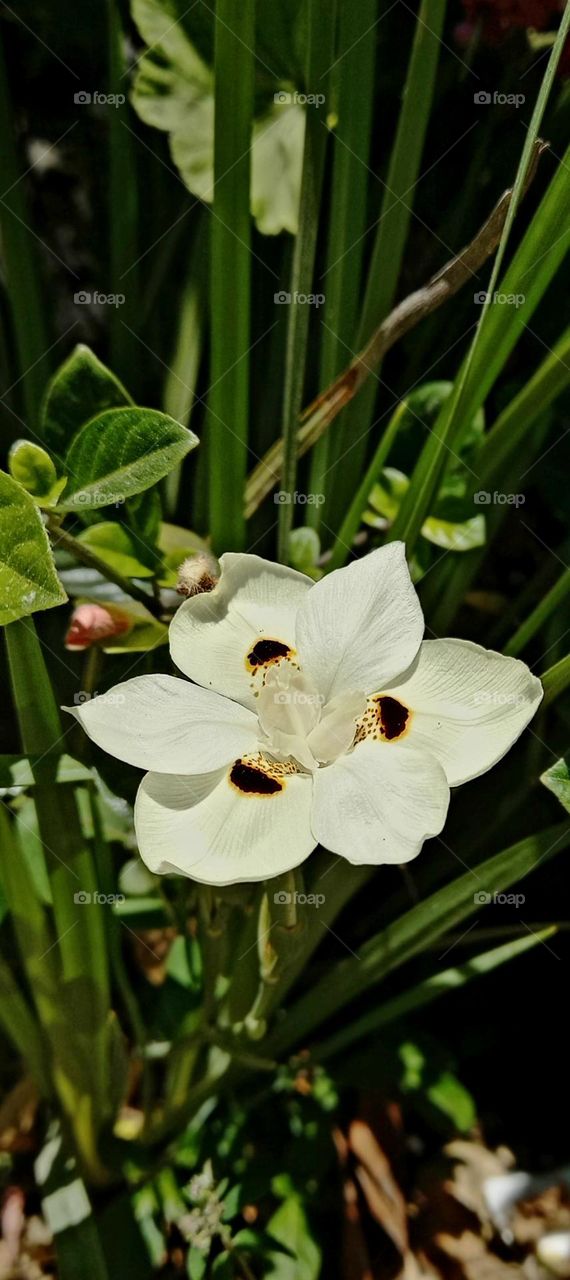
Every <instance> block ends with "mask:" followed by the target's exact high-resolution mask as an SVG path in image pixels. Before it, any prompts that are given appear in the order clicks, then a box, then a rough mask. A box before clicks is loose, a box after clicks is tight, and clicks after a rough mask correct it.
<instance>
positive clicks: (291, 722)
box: [258, 662, 366, 772]
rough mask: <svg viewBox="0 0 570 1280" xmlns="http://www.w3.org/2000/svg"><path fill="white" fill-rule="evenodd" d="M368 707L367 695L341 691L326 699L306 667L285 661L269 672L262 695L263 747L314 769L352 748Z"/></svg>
mask: <svg viewBox="0 0 570 1280" xmlns="http://www.w3.org/2000/svg"><path fill="white" fill-rule="evenodd" d="M365 709H366V696H365V694H363V693H360V692H356V691H355V692H346V693H341V694H338V695H337V696H336V697H334V698H331V699H330V701H328V702H327V701H326V700H325V699H324V698H323V697H322V695H321V694H319V692H318V690H316V689H315V688H314V687H313V686H312V685H311V684H310V682H309V681H308V680H307V679H306V677H305V676H304V675H303V673H302V672H301V671H299V670H298V669H297V668H295V667H293V666H291V664H290V663H288V662H280V663H279V664H278V665H276V666H273V667H272V668H271V669H270V670H269V671H268V672H267V674H266V677H265V683H264V685H263V688H262V689H261V690H260V693H259V701H258V715H259V723H260V727H261V730H262V733H263V735H264V743H263V745H264V748H265V750H266V751H268V752H269V753H270V754H271V755H275V756H276V757H277V758H278V759H293V760H295V761H296V762H297V764H298V765H300V766H301V768H303V769H308V770H310V771H311V772H314V770H316V769H318V768H320V767H321V766H322V765H326V764H331V763H332V761H333V760H336V759H337V757H338V756H340V755H344V754H345V752H347V751H348V750H349V749H350V747H351V746H352V744H353V742H354V738H355V734H356V728H357V721H358V720H359V719H360V717H361V716H363V714H364V712H365Z"/></svg>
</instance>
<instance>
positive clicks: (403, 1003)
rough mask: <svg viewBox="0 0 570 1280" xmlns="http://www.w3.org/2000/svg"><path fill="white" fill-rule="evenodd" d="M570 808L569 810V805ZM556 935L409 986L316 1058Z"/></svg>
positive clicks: (541, 935)
mask: <svg viewBox="0 0 570 1280" xmlns="http://www.w3.org/2000/svg"><path fill="white" fill-rule="evenodd" d="M568 807H569V808H570V804H569V806H568ZM555 933H556V929H555V928H554V927H552V926H550V927H548V928H546V929H540V930H537V932H536V933H532V934H528V935H526V936H525V937H524V938H517V939H516V940H515V941H514V942H506V943H504V945H503V946H501V947H493V949H492V950H491V951H483V952H482V953H481V955H478V956H472V957H471V959H470V960H467V961H466V962H465V964H462V965H458V966H457V967H456V968H453V969H444V970H442V972H441V973H436V974H434V975H433V977H431V978H426V979H425V982H420V983H418V985H417V986H415V987H410V988H409V990H407V991H404V992H403V993H402V995H400V996H395V997H394V999H393V1000H388V1001H387V1003H386V1004H382V1005H380V1008H379V1009H372V1010H371V1011H370V1013H365V1014H364V1015H363V1016H362V1018H357V1019H356V1021H355V1022H351V1023H349V1025H348V1026H347V1027H343V1028H342V1030H340V1031H338V1032H337V1033H336V1034H335V1035H334V1036H330V1037H329V1039H328V1040H325V1041H324V1042H323V1043H322V1044H321V1045H319V1046H318V1048H317V1049H316V1051H315V1054H314V1056H315V1058H318V1060H319V1062H324V1061H325V1059H326V1058H332V1057H333V1056H334V1054H336V1053H340V1052H341V1051H342V1050H344V1049H346V1048H347V1046H348V1045H350V1044H354V1042H355V1041H356V1040H362V1039H364V1038H365V1037H366V1036H369V1035H370V1034H371V1033H372V1032H375V1031H379V1030H380V1028H381V1027H386V1026H388V1024H389V1023H390V1022H397V1021H398V1020H399V1019H400V1018H405V1017H407V1015H408V1014H409V1013H413V1012H415V1010H416V1009H422V1008H424V1006H425V1005H427V1004H431V1002H432V1000H437V999H438V997H439V996H444V995H447V993H448V992H450V991H460V990H461V988H462V987H464V986H465V985H466V983H467V982H471V979H472V978H479V977H482V976H483V974H485V973H492V972H493V970H494V969H497V968H498V966H499V965H501V964H505V963H506V961H507V960H514V959H515V958H516V957H517V956H520V955H523V954H524V952H525V951H530V950H531V948H532V947H536V945H537V943H539V942H544V941H545V940H546V939H547V938H550V937H552V935H553V934H555Z"/></svg>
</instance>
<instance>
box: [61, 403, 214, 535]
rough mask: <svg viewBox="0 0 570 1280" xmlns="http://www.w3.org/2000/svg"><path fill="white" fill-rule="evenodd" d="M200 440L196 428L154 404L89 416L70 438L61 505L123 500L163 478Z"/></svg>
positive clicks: (67, 507)
mask: <svg viewBox="0 0 570 1280" xmlns="http://www.w3.org/2000/svg"><path fill="white" fill-rule="evenodd" d="M197 444H198V440H197V437H196V436H195V435H194V433H193V431H189V430H188V428H187V427H181V426H180V423H178V422H175V421H174V419H173V418H169V417H168V416H167V415H166V414H165V413H159V412H158V411H157V410H155V409H138V408H134V407H133V408H119V409H108V410H107V412H106V413H101V414H99V415H98V417H96V418H92V419H91V421H90V422H87V423H86V424H85V426H84V427H82V428H81V431H80V432H79V433H78V435H76V436H75V439H74V440H73V442H72V444H71V447H70V449H69V452H68V454H67V457H66V470H67V471H68V472H69V483H68V486H67V489H66V491H65V494H64V496H63V500H62V502H61V503H60V508H61V509H62V510H65V511H73V510H79V511H80V510H81V509H89V508H92V509H94V508H97V507H107V506H110V505H111V504H112V503H116V504H121V503H123V502H125V500H126V499H127V498H130V497H131V496H132V495H133V494H136V493H142V491H143V490H144V489H148V488H150V486H151V485H153V484H156V483H157V481H158V480H162V478H163V476H165V475H168V472H169V471H171V470H172V468H173V467H175V466H176V464H177V463H178V462H180V461H181V459H182V458H184V457H185V455H186V454H187V453H189V451H190V449H194V448H195V447H196V445H197Z"/></svg>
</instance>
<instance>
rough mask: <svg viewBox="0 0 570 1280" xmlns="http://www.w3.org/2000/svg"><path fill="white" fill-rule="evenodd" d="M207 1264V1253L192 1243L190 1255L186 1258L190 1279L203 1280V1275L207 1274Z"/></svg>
mask: <svg viewBox="0 0 570 1280" xmlns="http://www.w3.org/2000/svg"><path fill="white" fill-rule="evenodd" d="M207 1266H208V1258H207V1255H206V1254H205V1253H202V1250H201V1249H197V1248H196V1246H195V1245H193V1244H192V1245H190V1248H189V1250H188V1257H187V1259H186V1270H187V1272H188V1276H189V1280H202V1277H203V1276H205V1274H206V1267H207Z"/></svg>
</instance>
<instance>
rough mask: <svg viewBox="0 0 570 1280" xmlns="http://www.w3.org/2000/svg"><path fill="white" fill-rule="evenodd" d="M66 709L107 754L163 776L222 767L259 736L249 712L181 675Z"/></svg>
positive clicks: (132, 683) (131, 685) (146, 680)
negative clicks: (190, 682) (179, 677)
mask: <svg viewBox="0 0 570 1280" xmlns="http://www.w3.org/2000/svg"><path fill="white" fill-rule="evenodd" d="M65 710H66V711H71V712H72V713H73V715H75V716H77V719H78V720H79V722H80V724H82V725H83V728H84V729H85V732H86V733H88V734H89V737H90V738H92V739H93V742H96V743H97V746H98V747H102V748H103V751H108V752H109V754H110V755H112V756H117V758H118V759H119V760H126V762H127V764H134V765H136V767H137V768H138V769H155V770H156V771H157V772H159V773H172V772H173V770H174V769H175V770H176V772H177V773H207V772H209V771H210V770H211V769H219V768H221V767H222V766H223V765H226V764H229V762H230V761H231V760H235V759H236V756H240V755H246V754H247V753H248V752H251V751H253V750H255V748H256V744H257V740H258V736H259V727H258V724H257V719H256V717H255V716H254V715H253V713H252V712H251V711H247V710H246V708H245V707H240V706H239V705H238V703H237V702H230V699H229V698H222V697H220V695H219V694H218V693H212V692H211V690H209V689H201V688H200V687H199V686H198V685H195V684H189V683H188V681H187V680H179V679H178V677H177V676H165V675H156V676H136V677H135V679H134V680H125V682H124V684H118V685H116V686H115V688H114V689H111V690H110V691H109V693H103V694H100V695H99V697H98V698H92V699H90V701H89V702H83V703H81V704H80V705H79V706H77V707H66V708H65Z"/></svg>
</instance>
